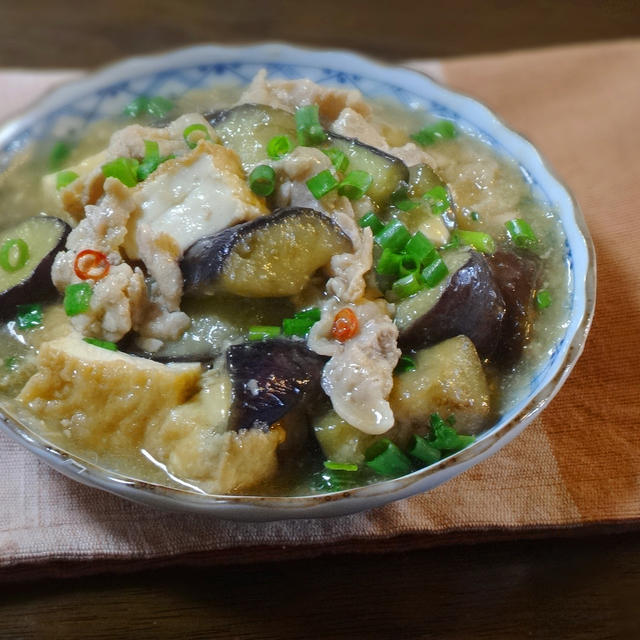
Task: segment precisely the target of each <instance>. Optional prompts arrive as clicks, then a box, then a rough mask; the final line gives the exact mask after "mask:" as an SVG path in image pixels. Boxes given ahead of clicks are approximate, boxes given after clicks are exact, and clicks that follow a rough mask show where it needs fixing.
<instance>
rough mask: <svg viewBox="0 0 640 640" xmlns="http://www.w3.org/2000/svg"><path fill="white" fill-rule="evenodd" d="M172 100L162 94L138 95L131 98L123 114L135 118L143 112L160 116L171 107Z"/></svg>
mask: <svg viewBox="0 0 640 640" xmlns="http://www.w3.org/2000/svg"><path fill="white" fill-rule="evenodd" d="M173 106H174V105H173V102H171V100H167V98H163V97H162V96H154V97H152V98H149V97H148V96H139V97H137V98H136V99H135V100H132V101H131V102H130V103H129V104H128V105H127V106H126V107H125V108H124V114H125V115H127V116H131V117H132V118H137V117H139V116H142V115H144V114H148V115H150V116H155V117H159V118H161V117H162V116H165V115H167V113H169V112H170V111H171V110H172V109H173Z"/></svg>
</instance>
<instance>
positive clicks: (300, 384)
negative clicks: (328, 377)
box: [227, 338, 326, 439]
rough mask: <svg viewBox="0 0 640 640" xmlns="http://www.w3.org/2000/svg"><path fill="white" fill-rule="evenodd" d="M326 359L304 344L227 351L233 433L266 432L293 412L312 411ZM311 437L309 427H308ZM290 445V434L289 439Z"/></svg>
mask: <svg viewBox="0 0 640 640" xmlns="http://www.w3.org/2000/svg"><path fill="white" fill-rule="evenodd" d="M325 362H326V358H324V357H323V356H320V355H318V354H316V353H314V352H313V351H311V350H310V349H309V348H308V347H307V346H306V344H305V343H304V342H302V341H299V340H287V339H282V338H275V339H271V340H262V341H260V342H245V343H242V344H236V345H232V346H230V347H229V349H228V350H227V369H228V371H229V374H230V376H231V383H232V393H233V396H232V397H233V401H232V405H231V415H230V417H229V428H230V429H235V430H240V429H251V428H258V429H267V428H268V427H269V426H271V425H272V424H273V423H274V422H278V421H279V420H282V419H283V418H285V417H286V415H287V414H288V413H290V412H298V411H299V410H302V412H303V413H304V410H305V409H306V407H308V408H309V409H312V405H313V404H314V402H315V401H316V400H317V399H318V398H319V397H320V395H321V394H322V388H321V386H320V379H321V376H322V369H323V367H324V365H325ZM303 427H304V430H305V431H306V425H303ZM287 439H289V434H287Z"/></svg>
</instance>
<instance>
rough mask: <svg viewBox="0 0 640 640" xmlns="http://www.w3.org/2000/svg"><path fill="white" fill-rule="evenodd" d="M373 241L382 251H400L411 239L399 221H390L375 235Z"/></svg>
mask: <svg viewBox="0 0 640 640" xmlns="http://www.w3.org/2000/svg"><path fill="white" fill-rule="evenodd" d="M374 239H375V241H376V242H377V243H378V244H379V245H380V246H381V247H382V248H383V249H391V250H392V251H402V249H404V247H405V245H406V244H407V242H409V240H410V239H411V234H410V233H409V232H408V231H407V228H406V227H405V226H404V225H403V224H402V222H400V220H392V221H391V222H390V223H389V224H387V225H385V226H384V227H383V228H382V230H381V231H379V232H378V233H376V234H375V236H374Z"/></svg>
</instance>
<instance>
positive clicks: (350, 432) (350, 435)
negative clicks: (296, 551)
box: [313, 408, 388, 464]
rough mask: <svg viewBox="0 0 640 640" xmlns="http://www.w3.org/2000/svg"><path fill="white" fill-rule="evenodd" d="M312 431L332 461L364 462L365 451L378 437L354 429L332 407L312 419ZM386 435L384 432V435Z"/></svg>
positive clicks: (326, 455)
mask: <svg viewBox="0 0 640 640" xmlns="http://www.w3.org/2000/svg"><path fill="white" fill-rule="evenodd" d="M313 432H314V435H315V437H316V440H317V441H318V444H319V445H320V448H321V449H322V453H323V454H324V456H325V457H326V458H327V459H328V460H331V461H333V462H348V463H349V462H350V463H355V464H364V453H365V451H366V450H367V449H368V448H369V447H370V446H371V445H372V444H373V443H374V442H376V440H379V439H380V436H376V435H372V434H370V433H364V432H363V431H360V429H356V428H355V427H354V426H352V425H350V424H349V423H348V422H346V421H345V420H343V419H342V418H341V417H340V416H339V415H338V414H337V413H336V412H335V410H334V409H333V408H331V409H329V410H328V411H327V412H326V413H325V414H324V415H321V416H319V417H318V418H316V419H315V420H314V421H313ZM387 436H388V434H387V433H385V434H384V437H387Z"/></svg>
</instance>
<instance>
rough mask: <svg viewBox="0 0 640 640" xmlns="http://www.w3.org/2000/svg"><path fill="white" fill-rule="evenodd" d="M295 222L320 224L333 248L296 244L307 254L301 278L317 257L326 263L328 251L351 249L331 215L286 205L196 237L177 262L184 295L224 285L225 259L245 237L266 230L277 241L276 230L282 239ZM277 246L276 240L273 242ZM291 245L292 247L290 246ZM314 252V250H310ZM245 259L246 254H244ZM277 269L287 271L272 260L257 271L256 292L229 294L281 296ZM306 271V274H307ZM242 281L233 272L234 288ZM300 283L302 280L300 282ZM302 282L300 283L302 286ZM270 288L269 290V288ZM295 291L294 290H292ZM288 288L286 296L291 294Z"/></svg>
mask: <svg viewBox="0 0 640 640" xmlns="http://www.w3.org/2000/svg"><path fill="white" fill-rule="evenodd" d="M296 224H300V225H301V226H300V228H304V227H302V225H303V224H315V225H318V226H319V227H321V228H322V229H323V230H324V232H325V233H326V234H327V235H329V236H330V238H331V239H332V242H333V248H328V247H327V246H325V245H323V244H315V245H311V246H310V247H309V248H307V249H308V250H307V252H306V253H305V252H304V251H303V247H298V254H299V255H300V256H303V255H309V254H311V255H310V258H309V261H308V262H309V264H310V268H309V269H307V268H306V265H304V262H303V261H302V259H301V264H300V265H298V268H300V274H301V277H302V279H303V280H304V278H305V277H306V276H310V275H311V271H315V270H316V269H317V268H319V267H320V266H323V265H322V264H320V263H319V262H318V257H320V258H321V262H325V261H326V262H327V263H328V262H329V260H330V257H331V255H332V253H334V252H338V253H342V252H344V251H349V250H351V247H352V245H351V241H350V240H349V239H348V237H347V236H346V234H345V233H344V231H342V229H341V228H340V227H339V226H338V225H337V224H336V223H335V222H334V221H333V220H331V218H329V217H328V216H326V215H325V214H323V213H320V212H318V211H315V210H314V209H309V208H305V207H290V208H285V209H277V210H276V211H274V212H273V213H272V214H271V215H268V216H262V217H260V218H256V219H255V220H251V221H249V222H244V223H242V224H238V225H235V226H233V227H229V228H228V229H224V230H222V231H219V232H218V233H216V234H214V235H211V236H206V237H204V238H200V239H199V240H196V242H194V243H193V244H192V245H191V246H190V247H189V248H188V249H187V250H186V251H185V254H184V256H183V258H182V260H181V262H180V269H181V270H182V276H183V278H184V292H185V294H187V295H211V294H213V293H216V292H218V291H219V290H220V289H221V288H224V278H225V268H226V266H227V261H228V260H230V259H231V258H232V256H233V255H235V252H236V251H245V250H246V248H245V247H244V246H243V245H244V241H245V240H246V239H248V238H252V237H257V235H258V234H259V233H260V232H262V231H270V232H271V233H273V234H274V235H273V237H274V238H276V240H277V241H280V240H278V237H277V234H278V233H282V238H283V240H286V239H287V237H288V236H290V235H291V230H292V228H294V227H295V225H296ZM275 245H276V246H277V242H276V243H275ZM294 248H295V247H294ZM282 249H283V253H284V252H285V250H288V251H289V252H291V251H292V249H293V248H292V247H288V248H287V247H284V246H283V248H282ZM314 251H315V253H313V252H314ZM246 259H247V260H249V259H250V258H249V257H246ZM262 266H263V265H262V262H257V263H256V267H257V268H258V271H259V267H262ZM277 269H281V270H282V269H285V270H288V272H287V273H290V272H291V269H290V268H289V266H288V264H284V263H281V264H280V265H279V266H277V265H275V264H274V263H273V262H272V263H271V264H270V268H269V269H263V273H260V274H259V275H260V277H262V276H265V277H264V280H259V282H260V283H261V284H260V286H259V290H260V291H259V293H260V295H258V292H257V291H250V292H247V291H244V290H243V291H237V290H231V291H230V293H236V294H239V295H246V296H248V297H283V295H284V294H283V293H282V291H279V290H278V287H279V285H281V284H282V283H283V282H285V281H286V278H285V277H284V275H286V274H281V276H283V277H276V275H274V274H277ZM307 271H309V273H307ZM255 275H256V274H254V279H252V280H251V283H252V286H253V288H255V287H256V284H255V283H256V280H255ZM243 282H244V281H243V280H242V278H240V277H239V276H238V275H236V279H235V284H234V287H235V288H236V289H237V288H238V287H241V286H243ZM303 284H304V283H303ZM303 284H302V285H301V286H303ZM271 290H273V291H271ZM293 293H295V292H293ZM293 293H292V292H291V291H289V292H288V294H287V295H293Z"/></svg>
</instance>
